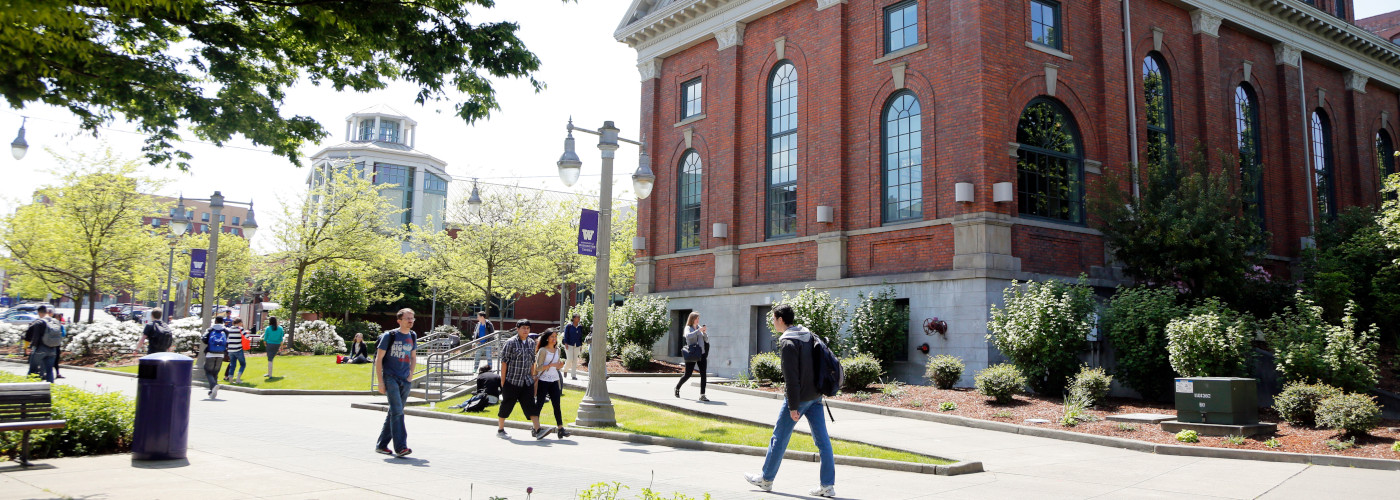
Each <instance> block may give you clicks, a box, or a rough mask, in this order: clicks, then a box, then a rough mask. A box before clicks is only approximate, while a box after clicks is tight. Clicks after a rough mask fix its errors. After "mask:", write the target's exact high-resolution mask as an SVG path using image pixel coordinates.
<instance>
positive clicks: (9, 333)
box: [0, 323, 24, 347]
mask: <svg viewBox="0 0 1400 500" xmlns="http://www.w3.org/2000/svg"><path fill="white" fill-rule="evenodd" d="M21 340H24V331H22V330H20V328H19V326H18V325H11V324H9V323H0V347H6V346H12V345H19V342H20V341H21Z"/></svg>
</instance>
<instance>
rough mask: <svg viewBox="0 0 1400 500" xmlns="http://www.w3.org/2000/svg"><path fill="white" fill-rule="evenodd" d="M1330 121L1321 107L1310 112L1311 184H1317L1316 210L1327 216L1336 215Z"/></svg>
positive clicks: (1335, 188)
mask: <svg viewBox="0 0 1400 500" xmlns="http://www.w3.org/2000/svg"><path fill="white" fill-rule="evenodd" d="M1333 156H1334V153H1333V151H1332V122H1331V121H1330V120H1328V119H1327V112H1326V111H1323V110H1322V109H1317V110H1315V111H1313V114H1312V167H1313V185H1314V186H1317V210H1318V212H1320V213H1322V214H1323V215H1325V216H1327V218H1329V219H1330V218H1332V217H1335V216H1336V215H1337V183H1336V180H1335V173H1334V172H1333V169H1332V157H1333Z"/></svg>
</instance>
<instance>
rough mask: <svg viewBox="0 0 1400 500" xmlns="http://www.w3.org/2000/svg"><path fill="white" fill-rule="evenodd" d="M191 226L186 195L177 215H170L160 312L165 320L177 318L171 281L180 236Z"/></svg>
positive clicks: (176, 211)
mask: <svg viewBox="0 0 1400 500" xmlns="http://www.w3.org/2000/svg"><path fill="white" fill-rule="evenodd" d="M189 228H190V219H189V217H185V197H184V196H181V197H180V204H179V205H178V206H177V208H176V209H175V215H174V216H172V217H170V235H169V236H168V237H169V238H170V260H169V262H168V263H167V264H166V267H165V291H164V292H163V293H162V294H161V296H160V313H161V314H163V315H166V318H165V321H166V322H170V321H171V320H173V319H175V318H173V317H171V316H174V314H173V313H174V311H171V310H170V281H171V278H173V277H174V274H175V245H176V244H177V243H179V241H180V237H181V236H184V235H185V231H186V230H188V229H189Z"/></svg>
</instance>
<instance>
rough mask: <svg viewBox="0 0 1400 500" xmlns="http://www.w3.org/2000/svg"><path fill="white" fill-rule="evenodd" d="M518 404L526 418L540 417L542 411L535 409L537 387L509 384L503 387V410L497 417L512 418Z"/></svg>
mask: <svg viewBox="0 0 1400 500" xmlns="http://www.w3.org/2000/svg"><path fill="white" fill-rule="evenodd" d="M516 402H519V403H520V410H521V411H524V412H525V418H530V417H537V416H539V415H540V409H539V408H536V407H535V387H534V386H533V385H512V384H510V383H509V382H507V383H505V384H502V385H501V410H500V412H498V413H497V414H496V416H498V417H500V418H510V413H511V411H513V410H515V403H516Z"/></svg>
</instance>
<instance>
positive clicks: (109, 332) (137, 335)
mask: <svg viewBox="0 0 1400 500" xmlns="http://www.w3.org/2000/svg"><path fill="white" fill-rule="evenodd" d="M142 328H143V325H141V324H139V323H132V322H126V321H123V322H117V323H92V324H86V323H80V324H76V325H70V326H69V327H68V344H67V345H66V346H64V348H63V350H65V351H68V352H72V353H76V354H78V355H80V356H86V355H89V354H116V353H120V352H133V351H135V350H136V342H138V341H140V340H141V330H142Z"/></svg>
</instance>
